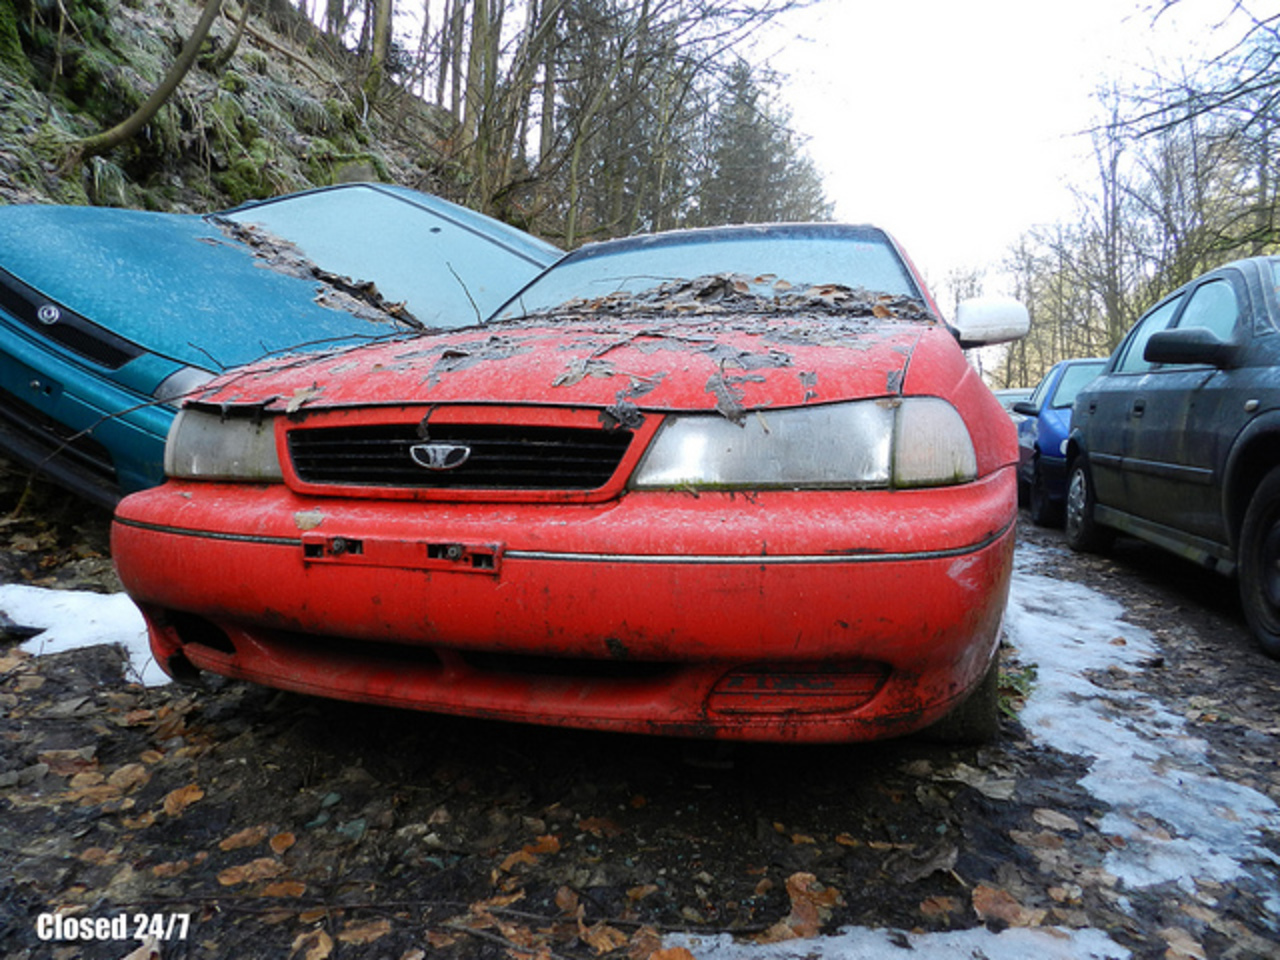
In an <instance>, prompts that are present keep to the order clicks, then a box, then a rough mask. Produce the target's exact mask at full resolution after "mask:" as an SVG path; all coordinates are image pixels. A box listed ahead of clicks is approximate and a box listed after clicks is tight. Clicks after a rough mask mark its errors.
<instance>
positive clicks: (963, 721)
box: [921, 653, 1000, 744]
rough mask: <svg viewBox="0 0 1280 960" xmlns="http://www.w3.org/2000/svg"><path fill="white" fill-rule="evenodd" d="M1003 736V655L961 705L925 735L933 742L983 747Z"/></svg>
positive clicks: (998, 657)
mask: <svg viewBox="0 0 1280 960" xmlns="http://www.w3.org/2000/svg"><path fill="white" fill-rule="evenodd" d="M999 735H1000V655H999V653H997V654H996V656H994V657H992V658H991V665H990V666H989V667H987V672H986V674H984V675H983V677H982V679H981V680H979V681H978V685H977V686H975V687H974V688H973V689H972V690H971V691H970V692H969V695H968V696H967V697H965V698H964V700H963V701H961V703H960V705H959V706H957V707H956V708H955V709H954V710H952V711H951V712H950V713H948V714H947V715H946V716H945V717H943V718H942V719H941V720H939V721H938V722H937V723H935V724H933V726H931V727H928V728H927V729H925V730H923V731H922V732H921V736H922V737H923V738H924V739H926V740H929V741H931V742H933V743H954V744H983V743H991V742H992V741H993V740H995V739H996V737H998V736H999Z"/></svg>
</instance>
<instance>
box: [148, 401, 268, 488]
mask: <svg viewBox="0 0 1280 960" xmlns="http://www.w3.org/2000/svg"><path fill="white" fill-rule="evenodd" d="M164 472H165V473H166V474H167V475H168V476H170V477H181V478H183V479H188V480H246V481H254V482H270V481H280V480H283V479H284V475H283V473H282V472H281V469H280V458H279V457H278V456H277V454H276V433H275V421H274V419H273V418H272V417H261V418H259V417H252V418H248V417H246V418H241V417H234V418H223V417H222V416H220V415H219V414H217V413H209V412H207V411H204V410H197V409H194V408H192V407H186V408H184V409H182V410H179V411H178V415H177V417H175V418H174V421H173V426H171V427H170V428H169V439H168V441H167V442H166V443H165V447H164Z"/></svg>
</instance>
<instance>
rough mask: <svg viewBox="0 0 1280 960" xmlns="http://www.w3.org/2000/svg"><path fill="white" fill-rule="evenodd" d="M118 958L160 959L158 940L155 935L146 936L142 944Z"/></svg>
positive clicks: (137, 959)
mask: <svg viewBox="0 0 1280 960" xmlns="http://www.w3.org/2000/svg"><path fill="white" fill-rule="evenodd" d="M120 960H160V941H158V940H157V939H156V938H155V937H147V938H145V939H144V940H143V941H142V946H140V947H138V948H137V949H136V950H131V951H129V952H128V953H126V954H125V955H124V956H123V957H121V958H120Z"/></svg>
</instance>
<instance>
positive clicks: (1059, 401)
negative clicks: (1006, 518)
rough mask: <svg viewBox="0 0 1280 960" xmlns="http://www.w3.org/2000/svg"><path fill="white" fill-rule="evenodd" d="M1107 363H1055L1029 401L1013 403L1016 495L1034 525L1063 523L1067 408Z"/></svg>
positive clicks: (1091, 360) (1094, 360)
mask: <svg viewBox="0 0 1280 960" xmlns="http://www.w3.org/2000/svg"><path fill="white" fill-rule="evenodd" d="M1106 365H1107V360H1106V358H1105V357H1090V358H1088V359H1082V360H1063V361H1062V362H1061V363H1057V364H1054V366H1053V367H1052V368H1051V369H1050V370H1049V372H1048V373H1046V374H1045V375H1044V377H1043V378H1042V379H1041V381H1040V383H1039V385H1037V386H1036V389H1035V392H1034V393H1032V394H1031V399H1030V400H1023V401H1020V402H1018V403H1015V404H1014V405H1013V412H1014V413H1017V414H1021V415H1022V419H1021V420H1019V421H1018V493H1019V499H1020V500H1023V501H1024V502H1026V503H1027V505H1028V507H1029V509H1030V511H1031V521H1032V522H1033V523H1035V524H1036V525H1037V526H1041V527H1047V526H1056V525H1058V524H1061V523H1062V517H1063V510H1064V507H1065V504H1066V499H1067V459H1066V443H1067V435H1068V434H1069V432H1070V429H1071V405H1072V404H1073V403H1075V400H1076V394H1078V393H1079V392H1080V390H1081V388H1083V387H1084V386H1085V385H1086V384H1088V383H1089V381H1091V380H1092V379H1093V378H1094V377H1096V376H1097V375H1098V374H1100V373H1101V372H1102V368H1103V367H1105V366H1106Z"/></svg>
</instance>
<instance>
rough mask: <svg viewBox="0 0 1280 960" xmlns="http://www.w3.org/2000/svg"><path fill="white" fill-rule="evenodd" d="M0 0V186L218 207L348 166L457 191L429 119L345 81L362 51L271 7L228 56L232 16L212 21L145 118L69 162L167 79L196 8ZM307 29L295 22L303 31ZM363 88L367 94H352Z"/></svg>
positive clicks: (115, 200) (140, 0)
mask: <svg viewBox="0 0 1280 960" xmlns="http://www.w3.org/2000/svg"><path fill="white" fill-rule="evenodd" d="M61 8H62V9H64V10H65V11H66V16H65V17H63V16H62V15H61V14H60V13H59V6H58V5H57V4H54V3H51V2H49V0H0V202H23V201H31V200H37V201H49V202H57V203H95V204H101V205H111V206H131V207H140V208H145V209H155V210H177V211H190V210H197V211H203V210H209V209H218V208H221V207H226V206H232V205H234V204H237V203H241V202H244V201H246V200H251V199H257V198H262V197H267V196H272V195H275V194H279V193H282V192H288V191H292V190H300V189H307V188H310V187H315V186H324V185H327V184H331V183H334V182H337V181H339V180H349V179H377V180H384V181H389V182H399V183H407V184H409V185H412V186H417V187H420V188H423V189H427V190H432V191H434V192H438V193H443V194H445V195H448V194H449V193H450V190H449V185H448V183H447V182H444V181H442V180H440V179H439V176H438V174H439V170H438V169H435V168H434V163H435V160H434V158H435V156H436V151H435V149H434V148H433V145H432V144H430V143H425V142H423V141H422V140H421V139H420V137H421V135H422V131H423V130H424V129H425V130H430V129H431V127H432V126H433V125H439V124H440V120H439V119H438V118H437V117H435V116H434V114H433V111H432V108H429V107H425V106H424V105H422V104H416V105H415V109H414V111H413V114H412V121H413V123H414V128H415V133H416V136H415V137H414V138H413V139H412V142H410V140H409V138H408V135H407V133H406V132H405V131H406V130H407V128H404V129H397V128H395V127H393V126H392V125H391V124H389V123H388V121H387V120H386V119H385V118H384V117H383V116H382V114H381V113H380V112H379V111H378V110H376V109H370V105H369V104H367V103H364V102H363V101H361V105H360V108H359V109H357V106H356V103H355V102H353V100H352V99H351V97H350V96H349V95H348V94H347V92H346V91H347V90H348V89H350V90H357V91H358V89H359V84H358V82H354V81H353V82H351V83H347V82H346V77H347V73H346V72H344V71H351V70H353V69H354V65H353V64H352V63H351V62H349V58H347V57H346V55H345V54H342V53H341V52H340V51H339V52H333V51H329V52H328V53H327V54H326V53H325V52H324V51H325V49H326V47H325V45H324V43H323V38H321V37H319V35H318V34H317V35H315V36H310V37H308V36H307V35H306V30H308V29H310V28H309V27H308V26H307V25H306V24H305V22H304V23H303V24H302V26H301V28H300V27H299V24H298V23H297V22H296V18H294V22H292V23H291V24H290V29H289V33H290V36H283V35H280V34H277V33H275V32H273V31H272V29H271V27H270V24H269V23H268V22H267V21H265V20H260V19H258V18H254V19H251V20H250V28H251V30H250V35H248V36H246V37H244V38H243V39H242V40H241V42H240V43H239V44H237V45H235V47H234V53H233V54H232V55H231V56H230V57H227V56H226V54H227V53H228V52H229V50H230V48H231V45H232V42H233V35H234V32H235V24H234V23H233V22H231V20H230V19H226V18H224V19H222V20H220V21H218V22H217V23H216V24H215V26H214V28H213V30H212V31H211V34H210V37H209V39H208V41H207V42H206V44H205V45H204V47H203V48H202V51H201V56H200V57H199V58H198V60H197V63H196V65H195V66H194V67H193V68H192V70H191V71H190V73H188V75H187V76H186V78H185V79H184V80H183V82H182V84H181V86H180V87H179V88H178V91H177V93H176V94H175V95H174V96H173V97H172V98H171V99H170V101H169V102H168V103H167V104H166V105H165V106H164V107H162V108H161V110H160V111H159V112H158V113H157V114H156V116H155V117H154V118H153V119H152V120H151V122H150V123H149V124H148V125H147V127H146V128H145V129H144V130H143V132H142V134H140V135H139V136H137V137H135V138H134V139H133V140H132V141H130V142H129V143H128V144H127V145H126V146H124V147H121V148H119V149H117V150H116V151H113V152H112V153H111V154H109V155H107V156H105V157H99V158H94V159H92V160H89V161H86V162H84V163H82V164H79V165H76V166H75V167H73V168H68V167H67V165H66V164H65V158H66V156H67V153H68V151H69V148H70V145H71V144H72V143H74V142H75V141H76V140H78V139H79V138H81V137H85V136H88V135H90V134H94V133H98V132H100V131H102V130H105V129H108V128H110V127H111V126H114V125H115V124H117V123H119V122H120V121H122V120H123V119H125V118H126V117H127V116H129V115H130V113H132V111H134V110H135V109H136V108H137V107H138V106H139V105H140V104H141V103H143V102H144V101H145V100H146V98H147V97H148V96H149V95H150V92H151V91H152V90H154V89H155V88H156V86H157V85H158V84H159V83H160V82H161V80H162V79H163V77H164V75H165V73H166V72H167V71H168V69H169V68H170V66H171V65H172V63H173V62H174V60H175V58H176V57H177V54H178V51H179V50H180V49H181V47H182V45H183V44H184V43H185V41H186V39H187V37H188V36H190V33H191V30H192V28H193V26H194V24H195V22H196V19H197V18H198V17H199V14H200V7H199V6H198V5H197V4H196V3H194V2H188V0H129V2H128V3H113V2H110V0H63V2H62V4H61ZM300 31H301V32H300ZM357 95H358V94H357Z"/></svg>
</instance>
